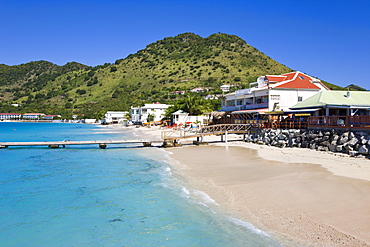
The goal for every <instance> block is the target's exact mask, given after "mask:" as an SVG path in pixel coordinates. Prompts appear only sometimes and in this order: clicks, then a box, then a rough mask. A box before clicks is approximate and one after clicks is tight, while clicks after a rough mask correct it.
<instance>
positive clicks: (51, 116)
mask: <svg viewBox="0 0 370 247" xmlns="http://www.w3.org/2000/svg"><path fill="white" fill-rule="evenodd" d="M60 117H62V116H61V115H44V116H42V119H51V120H52V119H54V118H60Z"/></svg>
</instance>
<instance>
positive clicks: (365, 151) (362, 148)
mask: <svg viewBox="0 0 370 247" xmlns="http://www.w3.org/2000/svg"><path fill="white" fill-rule="evenodd" d="M358 152H359V153H360V154H364V155H368V154H369V149H368V148H367V147H366V146H365V145H363V146H360V147H359V148H358Z"/></svg>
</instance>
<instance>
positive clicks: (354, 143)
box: [348, 136, 358, 146]
mask: <svg viewBox="0 0 370 247" xmlns="http://www.w3.org/2000/svg"><path fill="white" fill-rule="evenodd" d="M357 142H358V139H357V138H356V137H354V136H353V137H352V139H350V140H349V142H348V145H351V146H354V145H356V144H357Z"/></svg>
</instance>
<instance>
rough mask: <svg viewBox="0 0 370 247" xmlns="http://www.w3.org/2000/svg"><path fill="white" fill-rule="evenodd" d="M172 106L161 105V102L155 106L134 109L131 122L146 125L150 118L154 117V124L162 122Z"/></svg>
mask: <svg viewBox="0 0 370 247" xmlns="http://www.w3.org/2000/svg"><path fill="white" fill-rule="evenodd" d="M169 106H170V105H166V104H161V103H159V102H157V103H153V104H145V105H144V106H142V107H132V106H131V109H130V112H131V121H132V122H133V123H146V122H148V116H149V115H151V116H154V120H153V121H154V122H159V121H161V120H162V119H163V118H164V116H165V113H166V110H167V108H168V107H169Z"/></svg>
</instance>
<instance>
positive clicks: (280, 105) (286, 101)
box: [222, 71, 329, 113]
mask: <svg viewBox="0 0 370 247" xmlns="http://www.w3.org/2000/svg"><path fill="white" fill-rule="evenodd" d="M250 86H251V87H250V88H248V89H242V90H237V91H235V92H234V93H229V94H227V95H225V98H224V99H223V100H222V111H231V112H232V113H248V112H258V113H265V112H268V111H270V112H271V111H287V110H289V108H290V107H291V106H293V105H295V104H297V103H298V102H301V101H303V100H305V99H307V98H309V97H311V96H313V95H315V94H317V93H318V92H320V91H322V90H329V89H328V88H327V87H326V86H325V85H324V84H323V83H322V82H321V81H320V80H319V79H316V78H313V77H311V76H308V75H306V74H304V73H301V72H299V71H297V72H291V73H287V74H283V75H266V76H260V77H259V78H258V80H257V82H254V83H251V84H250Z"/></svg>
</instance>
